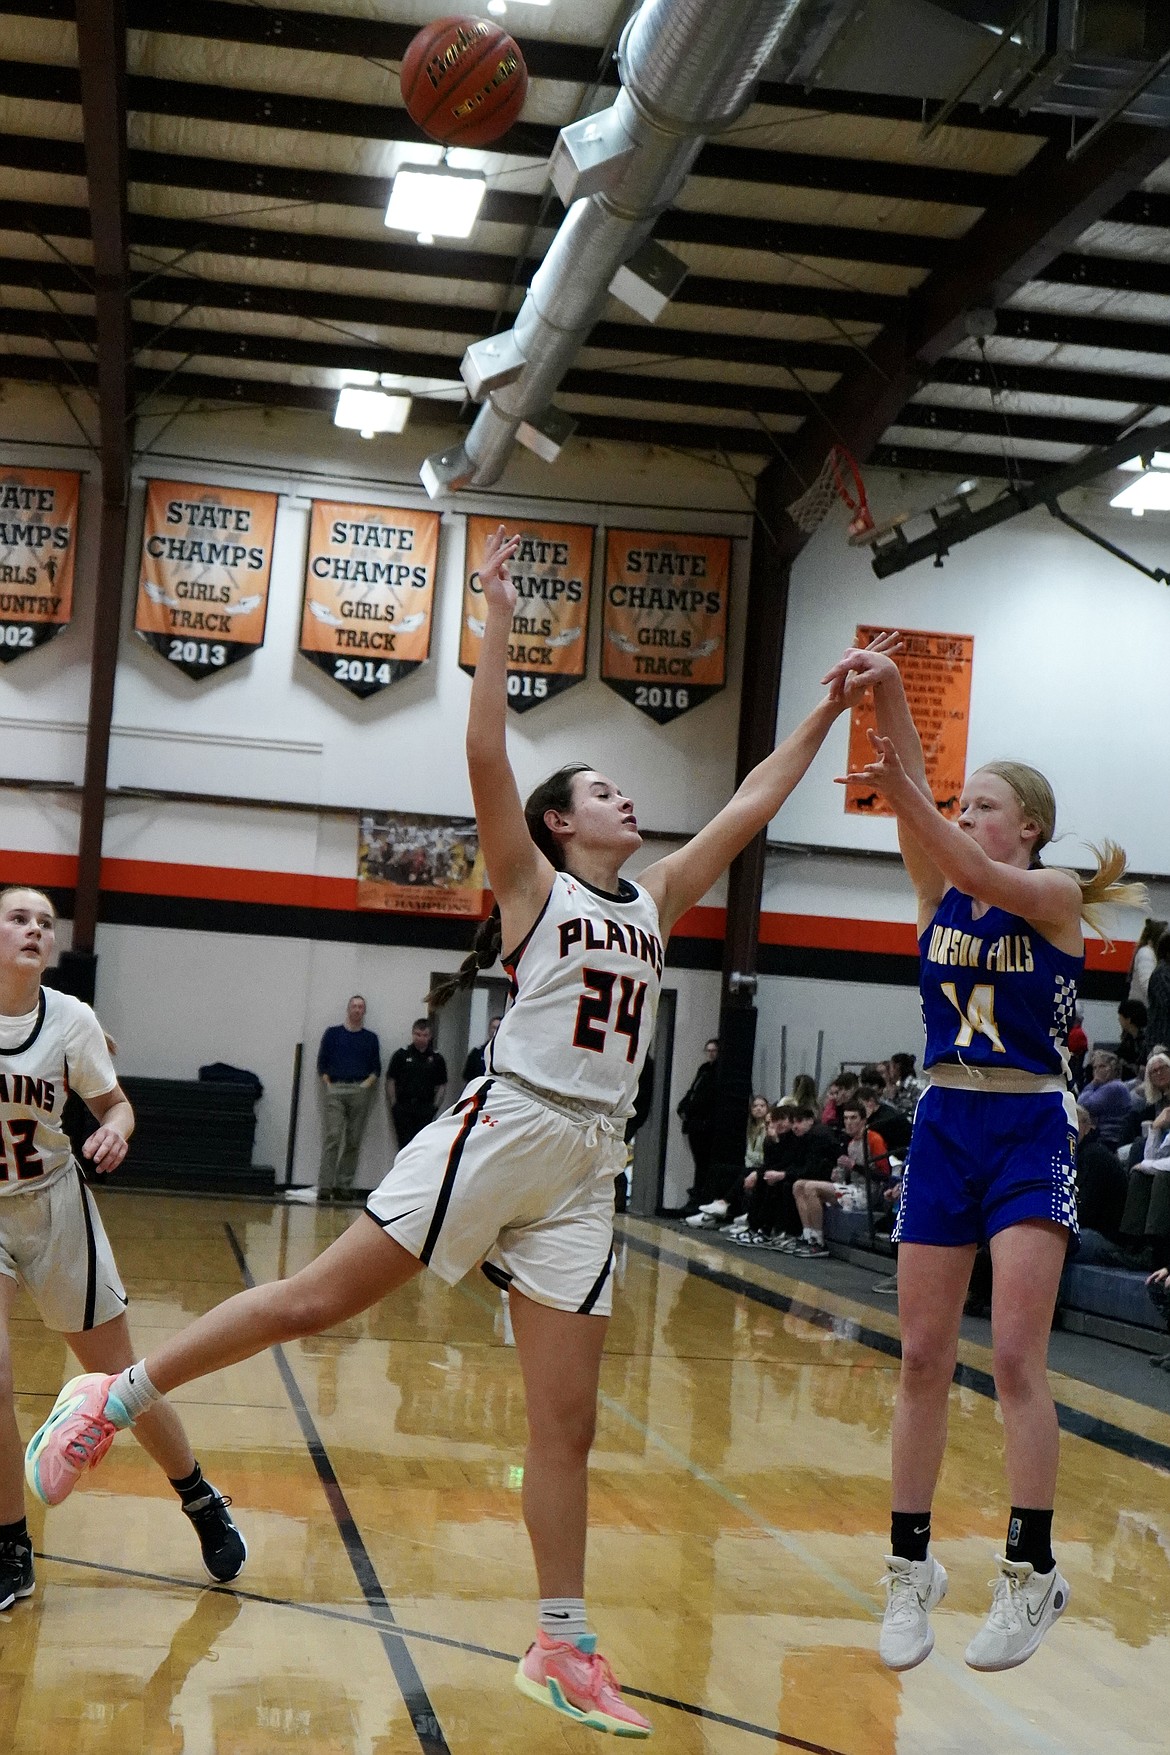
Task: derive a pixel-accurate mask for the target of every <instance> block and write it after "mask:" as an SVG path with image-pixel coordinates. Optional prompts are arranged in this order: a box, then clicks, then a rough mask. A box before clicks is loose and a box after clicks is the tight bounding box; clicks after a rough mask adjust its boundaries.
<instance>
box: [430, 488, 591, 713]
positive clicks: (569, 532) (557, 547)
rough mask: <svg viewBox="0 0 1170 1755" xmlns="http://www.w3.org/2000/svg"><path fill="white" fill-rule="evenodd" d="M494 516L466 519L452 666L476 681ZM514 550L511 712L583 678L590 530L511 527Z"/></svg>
mask: <svg viewBox="0 0 1170 1755" xmlns="http://www.w3.org/2000/svg"><path fill="white" fill-rule="evenodd" d="M498 526H499V519H498V518H480V517H469V518H468V520H467V558H466V562H465V576H464V583H463V625H462V631H461V635H460V640H459V667H460V669H461V670H465V671H466V672H467V674H468V676H474V675H475V667H476V664H477V663H478V662H479V651H480V641H481V640H482V639H483V628H484V608H483V592H482V590H481V589H480V584H479V572H478V568H479V564H480V562H481V560H482V559H483V548H484V543H485V542H486V541H487V539H488V537H489V536H490V535H491V533H492V532H493V531H494V530H496V529H497V528H498ZM513 531H516V532H518V533H519V536H520V547H519V549H518V550H517V552H516V554H515V556H514V558H513V560H512V582H513V584H514V585H515V587H516V599H517V601H516V610H515V613H514V615H513V616H512V638H511V639H510V640H509V642H508V705H509V707H511V708H513V709H514V710H515V711H516V712H517V713H527V711H528V709H529V708H530V707H539V705H540V703H541V702H542V701H549V700H551V699H552V697H553V696H554V695H559V694H561V693H562V691H563V690H565V689H571V688H572V687H573V684H574V683H579V682H580V681H581V679H582V678H583V676H584V675H585V647H586V640H587V634H588V630H589V592H590V582H591V579H592V575H593V537H594V534H595V533H594V529H593V526H592V525H591V524H518V525H512V524H509V526H508V534H509V535H512V533H513Z"/></svg>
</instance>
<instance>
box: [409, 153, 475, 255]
mask: <svg viewBox="0 0 1170 1755" xmlns="http://www.w3.org/2000/svg"><path fill="white" fill-rule="evenodd" d="M486 192H487V184H486V182H485V181H484V179H483V178H482V177H469V176H466V175H462V174H459V173H453V172H451V171H448V170H446V169H443V170H434V171H430V170H419V169H415V168H413V167H411V168H407V167H403V169H402V170H400V171H399V172H398V173H397V174H396V176H395V178H394V185H393V187H392V189H391V191H390V205H389V206H388V207H387V209H386V224H387V225H388V226H389V227H390V228H391V229H392V230H393V231H396V232H414V234H415V236H416V237H419V238H423V237H429V238H430V239H432V240H433V239H435V238H437V237H438V238H469V237H470V236H471V229H472V227H473V226H474V224H475V222H476V219H477V218H478V216H479V210H480V206H481V204H482V202H483V198H484V195H485V194H486Z"/></svg>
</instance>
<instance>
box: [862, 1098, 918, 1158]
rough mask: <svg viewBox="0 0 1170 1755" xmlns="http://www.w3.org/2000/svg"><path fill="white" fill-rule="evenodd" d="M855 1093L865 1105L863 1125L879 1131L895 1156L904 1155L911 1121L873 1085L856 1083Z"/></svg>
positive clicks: (911, 1124) (911, 1127)
mask: <svg viewBox="0 0 1170 1755" xmlns="http://www.w3.org/2000/svg"><path fill="white" fill-rule="evenodd" d="M857 1095H858V1096H859V1097H860V1099H861V1101H862V1103H863V1104H864V1105H865V1125H866V1127H869V1128H872V1129H873V1131H874V1133H880V1134H881V1136H882V1138H883V1139H884V1140H885V1142H886V1145H887V1146H888V1147H889V1149H890V1151H891V1152H893V1154H894V1156H895V1157H896V1158H904V1157H905V1156H906V1148H907V1146H908V1145H909V1144H910V1134H911V1132H912V1130H913V1122H912V1121H911V1118H910V1117H909V1116H908V1115H903V1114H902V1111H901V1110H900V1109H895V1108H894V1105H893V1104H892V1103H887V1102H886V1101H885V1099H884V1098H883V1096H882V1094H881V1091H880V1090H879V1089H878V1088H877V1086H875V1085H858V1087H857Z"/></svg>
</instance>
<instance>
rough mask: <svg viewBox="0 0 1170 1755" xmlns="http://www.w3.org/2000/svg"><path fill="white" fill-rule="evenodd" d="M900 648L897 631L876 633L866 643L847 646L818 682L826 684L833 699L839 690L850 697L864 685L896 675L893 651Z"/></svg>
mask: <svg viewBox="0 0 1170 1755" xmlns="http://www.w3.org/2000/svg"><path fill="white" fill-rule="evenodd" d="M902 650H903V647H902V637H901V635H900V634H898V633H896V632H892V631H891V632H889V633H885V634H877V635H875V636H874V638H873V639H872V640H871V641H870V643H869V645H868V646H850V647H849V649H848V650H847V651H846V652H844V653H842V655H841V657H840V658H839V659H838V660H837V662H836V664H834V665H833V667H832V669H831V670H829V671H827V672H826V674H825V675H824V676H823V677H822V678H821V681H822V682H823V683H826V684H827V685H828V688H829V693H830V695H832V696H833V698H834V699H836V698H837V696H838V691H839V690H840V691H844V693H845V694H846V696H847V697H848V698H849V699H851V700H852V699H853V698H855V697H856V696H857V695H859V694H861V693H863V692H864V691H865V690H866V689H867V688H871V687H873V686H874V685H875V684H877V683H880V682H883V681H885V680H886V679H888V678H889V677H891V676H897V674H898V667H897V665H896V664H895V663H894V659H893V654H894V653H895V652H901V651H902Z"/></svg>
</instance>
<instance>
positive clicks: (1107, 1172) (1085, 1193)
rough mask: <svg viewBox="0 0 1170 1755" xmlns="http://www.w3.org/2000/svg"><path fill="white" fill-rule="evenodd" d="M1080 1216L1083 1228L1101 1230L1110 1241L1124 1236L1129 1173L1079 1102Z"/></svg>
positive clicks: (1078, 1185) (1078, 1160)
mask: <svg viewBox="0 0 1170 1755" xmlns="http://www.w3.org/2000/svg"><path fill="white" fill-rule="evenodd" d="M1077 1133H1078V1136H1079V1143H1078V1145H1077V1218H1078V1220H1079V1221H1080V1225H1081V1229H1082V1230H1089V1231H1098V1232H1100V1234H1101V1236H1102V1237H1104V1238H1106V1239H1107V1240H1108V1241H1109V1242H1110V1243H1117V1242H1119V1241H1120V1238H1121V1219H1122V1214H1123V1213H1124V1211H1125V1197H1126V1189H1127V1183H1126V1174H1125V1170H1124V1169H1123V1167H1122V1163H1121V1159H1120V1158H1119V1157H1118V1156H1117V1153H1116V1152H1114V1151H1112V1150H1111V1149H1110V1147H1109V1146H1107V1145H1106V1144H1105V1142H1104V1141H1103V1140H1102V1138H1101V1136H1100V1134H1099V1133H1098V1132H1097V1129H1096V1127H1095V1126H1094V1125H1093V1117H1092V1116H1091V1115H1090V1114H1089V1111H1088V1110H1087V1109H1086V1108H1085V1107H1084V1105H1083V1104H1080V1103H1078V1104H1077Z"/></svg>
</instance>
